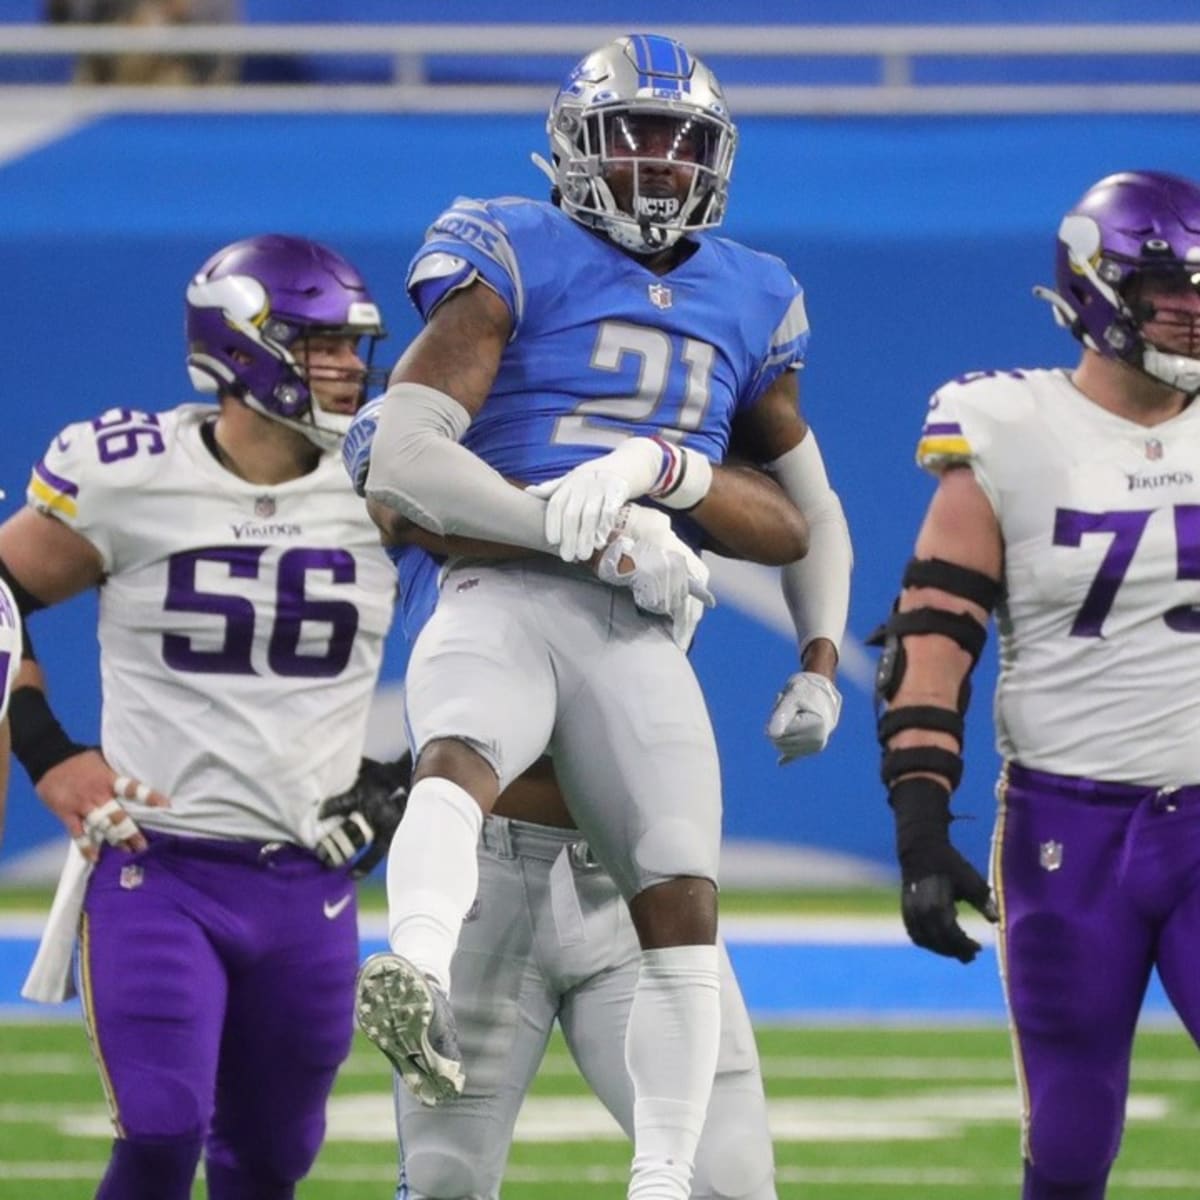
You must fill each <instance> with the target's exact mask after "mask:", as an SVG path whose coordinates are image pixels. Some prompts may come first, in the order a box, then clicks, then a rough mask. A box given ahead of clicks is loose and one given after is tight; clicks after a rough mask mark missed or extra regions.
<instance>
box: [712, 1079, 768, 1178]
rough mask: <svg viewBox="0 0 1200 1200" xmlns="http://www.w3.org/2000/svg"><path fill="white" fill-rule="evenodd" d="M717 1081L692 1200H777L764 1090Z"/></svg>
mask: <svg viewBox="0 0 1200 1200" xmlns="http://www.w3.org/2000/svg"><path fill="white" fill-rule="evenodd" d="M719 1082H720V1081H718V1086H717V1087H715V1088H714V1090H713V1098H712V1101H711V1102H710V1103H709V1108H708V1117H707V1120H706V1121H705V1124H704V1132H703V1133H702V1134H701V1135H700V1145H699V1147H698V1149H697V1151H696V1172H695V1176H694V1178H693V1183H692V1200H776V1196H775V1152H774V1147H773V1146H772V1144H771V1133H770V1130H769V1129H768V1127H767V1108H766V1101H765V1100H764V1098H763V1094H762V1089H761V1088H760V1087H758V1086H755V1085H751V1086H748V1087H746V1088H732V1089H731V1088H721V1087H720V1086H719Z"/></svg>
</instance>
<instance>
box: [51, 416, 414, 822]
mask: <svg viewBox="0 0 1200 1200" xmlns="http://www.w3.org/2000/svg"><path fill="white" fill-rule="evenodd" d="M214 412H215V410H214V409H213V407H212V406H211V405H202V404H190V405H183V406H181V407H179V408H176V409H173V410H171V411H169V412H163V413H157V414H155V413H142V412H136V411H131V410H129V409H112V410H110V411H109V412H106V413H104V414H102V415H101V416H100V417H98V418H96V420H94V421H84V422H79V423H78V424H74V425H69V426H68V427H67V428H66V429H64V430H63V431H62V433H60V434H59V435H58V436H57V437H56V438H55V439H54V441H53V442H52V443H51V445H50V447H49V449H48V450H47V452H46V455H45V457H44V458H43V459H42V460H41V461H40V462H39V463H38V464H37V465H36V466H35V467H34V469H33V472H32V475H31V477H30V481H29V487H28V492H27V499H28V502H29V503H30V504H31V505H32V506H33V507H34V508H37V509H39V510H41V511H42V512H45V513H48V514H50V515H52V516H54V517H57V518H58V519H59V520H61V521H62V522H63V523H64V524H66V525H68V526H69V527H70V528H72V529H74V530H75V531H76V532H77V533H79V534H81V535H82V536H83V537H85V538H86V539H87V540H88V541H89V542H90V543H91V544H92V545H93V546H94V547H95V548H96V550H97V551H98V553H99V555H100V557H101V560H102V562H103V566H104V571H105V579H104V582H103V585H102V586H101V588H100V617H99V640H100V668H101V680H102V686H103V715H102V734H101V743H102V746H103V750H104V754H105V757H106V758H107V759H108V761H109V763H110V765H111V766H112V767H113V768H114V770H116V771H117V772H118V773H119V774H125V775H131V776H134V777H136V778H138V779H141V780H143V781H145V782H146V783H149V784H150V785H152V786H153V787H155V788H157V789H158V790H159V791H161V792H163V793H165V794H166V795H167V796H168V797H170V800H171V807H170V808H169V809H144V810H140V811H138V812H137V819H138V821H139V822H142V823H144V824H146V825H148V826H149V827H151V828H154V829H163V830H167V831H170V832H177V833H187V834H195V835H199V836H209V837H231V838H250V839H256V840H266V841H271V840H287V841H293V842H299V843H302V844H308V845H311V844H312V841H313V839H314V835H315V815H314V813H315V806H316V804H317V802H318V801H320V800H321V799H323V798H324V797H326V796H330V795H334V794H336V793H338V792H340V791H343V790H345V789H346V788H347V787H349V786H350V784H351V783H353V781H354V778H355V775H356V773H357V770H358V764H359V759H360V757H361V754H362V746H363V740H364V738H365V735H366V721H367V711H368V707H369V705H370V701H371V697H372V694H373V692H374V688H375V682H376V677H377V675H378V672H379V665H380V659H381V656H382V648H383V640H384V637H385V635H386V633H387V630H388V626H389V624H390V622H391V615H392V609H393V599H394V590H395V583H394V572H393V569H392V566H391V563H390V562H389V561H388V558H387V556H386V555H385V554H384V552H383V550H382V548H381V547H380V545H379V538H378V533H377V531H376V529H375V527H374V525H373V524H372V523H371V521H370V519H369V518H368V517H367V515H366V512H365V509H364V506H363V504H362V501H361V500H360V499H359V498H358V497H357V496H356V495H354V493H353V491H351V489H350V486H349V483H348V481H347V479H346V476H345V472H344V471H343V470H342V467H341V463H340V462H339V461H338V456H337V455H336V454H327V455H324V456H323V457H322V458H321V460H320V462H319V464H318V465H317V467H316V468H315V469H314V470H313V471H311V472H310V473H309V474H307V475H305V476H303V477H301V478H299V479H295V480H291V481H289V482H287V483H283V484H280V485H277V486H264V485H261V484H252V483H248V482H247V481H245V480H243V479H241V478H239V477H237V476H235V475H234V474H232V473H231V472H229V471H227V470H225V469H224V468H223V467H222V466H221V465H220V464H219V463H218V462H217V461H216V459H215V458H214V457H213V455H212V453H211V452H210V451H209V449H208V447H207V445H206V444H205V441H204V439H203V436H202V433H201V430H202V426H203V424H204V422H205V421H206V420H211V419H212V417H213V415H214Z"/></svg>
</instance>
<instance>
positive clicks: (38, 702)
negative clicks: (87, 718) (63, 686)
mask: <svg viewBox="0 0 1200 1200" xmlns="http://www.w3.org/2000/svg"><path fill="white" fill-rule="evenodd" d="M8 722H9V727H10V729H11V731H12V752H13V754H14V755H15V756H16V758H17V761H18V762H19V763H20V764H21V765H22V766H23V767H24V768H25V770H26V771H27V772H28V774H29V780H30V782H31V783H33V784H34V785H36V784H37V782H38V780H39V779H41V777H42V776H43V775H45V774H46V772H47V771H49V770H50V768H51V767H56V766H58V764H59V763H60V762H64V761H65V760H66V759H68V758H74V757H75V755H76V754H82V753H83V751H85V750H90V749H91V747H90V746H82V745H80V744H79V743H78V742H73V741H72V740H71V739H70V737H68V736H67V732H66V730H65V729H63V727H62V726H61V725H60V724H59V723H58V718H57V717H56V716H55V715H54V713H53V712H51V711H50V703H49V701H48V700H47V699H46V693H45V692H43V691H42V690H41V688H35V687H30V686H29V685H28V684H27V685H26V686H25V687H19V688H17V689H16V691H14V692H13V694H12V698H11V699H10V700H9V704H8Z"/></svg>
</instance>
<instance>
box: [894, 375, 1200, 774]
mask: <svg viewBox="0 0 1200 1200" xmlns="http://www.w3.org/2000/svg"><path fill="white" fill-rule="evenodd" d="M917 460H918V462H919V463H920V464H921V465H922V466H924V467H926V468H927V469H929V470H931V471H934V472H935V473H936V472H940V471H941V470H943V469H945V468H946V467H947V466H950V465H954V464H965V465H969V466H970V467H971V469H972V470H973V471H974V474H975V478H976V479H977V480H978V482H979V484H980V486H981V487H982V489H983V491H984V492H985V494H986V495H987V497H988V499H989V501H990V502H991V505H992V507H993V509H994V510H995V512H996V516H997V518H998V520H999V523H1000V529H1001V533H1002V535H1003V538H1004V554H1005V568H1004V570H1005V580H1004V582H1005V587H1006V597H1005V599H1004V601H1003V602H1002V604H1001V605H1000V607H999V608H998V610H997V626H998V629H999V634H1000V679H999V684H998V688H997V693H996V727H997V741H998V748H999V750H1000V753H1001V754H1003V755H1004V756H1005V757H1007V758H1014V759H1016V760H1018V761H1019V762H1021V763H1023V764H1024V765H1026V766H1028V767H1033V768H1037V769H1040V770H1046V771H1053V772H1057V773H1059V774H1063V775H1076V776H1085V777H1088V778H1093V779H1096V778H1099V779H1108V780H1117V781H1122V782H1128V783H1139V784H1148V785H1156V786H1166V785H1179V784H1184V783H1197V782H1200V736H1197V734H1198V731H1200V405H1196V404H1193V405H1191V406H1190V407H1188V408H1187V409H1185V410H1184V411H1183V412H1182V413H1180V414H1179V415H1178V416H1176V417H1174V418H1172V419H1171V420H1169V421H1166V422H1164V423H1162V424H1159V425H1155V426H1144V425H1139V424H1137V423H1135V422H1132V421H1128V420H1126V419H1124V418H1123V417H1119V416H1117V415H1115V414H1114V413H1110V412H1108V411H1106V410H1105V409H1102V408H1100V406H1099V405H1097V404H1094V403H1093V402H1092V401H1090V400H1088V399H1087V397H1085V396H1084V395H1083V394H1082V393H1080V392H1079V391H1078V390H1077V389H1076V388H1075V386H1074V385H1073V384H1072V382H1071V379H1070V376H1069V374H1068V373H1067V372H1066V371H1061V370H1030V371H1013V372H1009V373H996V374H993V373H988V374H981V375H976V376H967V377H966V378H964V379H962V380H959V381H956V382H955V383H951V384H948V385H946V386H945V387H943V388H941V389H940V390H939V391H938V392H936V393H935V394H934V396H933V398H932V400H931V402H930V407H929V413H928V415H927V417H926V421H925V427H924V430H923V432H922V437H921V441H920V444H919V446H918V449H917Z"/></svg>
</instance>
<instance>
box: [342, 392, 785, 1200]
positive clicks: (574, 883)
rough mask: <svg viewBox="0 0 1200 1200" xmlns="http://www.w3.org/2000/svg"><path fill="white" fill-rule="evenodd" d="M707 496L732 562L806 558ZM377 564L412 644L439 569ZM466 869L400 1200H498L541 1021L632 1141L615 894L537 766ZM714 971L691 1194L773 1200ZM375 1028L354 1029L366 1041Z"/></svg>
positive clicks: (407, 562) (445, 547)
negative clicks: (446, 998)
mask: <svg viewBox="0 0 1200 1200" xmlns="http://www.w3.org/2000/svg"><path fill="white" fill-rule="evenodd" d="M377 410H378V402H377V401H376V402H374V403H373V404H372V405H371V406H369V407H368V408H367V409H365V410H364V411H363V413H362V414H361V415H360V417H359V418H358V419H357V420H356V421H355V425H354V427H353V428H352V430H351V433H350V436H349V437H348V438H347V442H346V447H345V454H346V456H347V459H348V466H349V467H350V470H351V473H352V474H361V471H362V468H363V465H364V455H365V454H366V452H367V450H368V448H369V432H370V426H371V424H372V422H373V420H374V416H375V413H376V412H377ZM713 490H714V492H715V493H716V494H715V495H713V496H712V497H711V498H710V500H709V502H708V504H707V505H706V512H709V513H711V512H714V511H715V512H717V513H718V514H721V512H722V510H724V520H725V522H726V524H725V528H726V530H727V532H728V531H733V532H736V531H737V524H736V522H737V521H738V519H739V517H738V515H739V514H740V518H741V523H742V529H741V536H740V537H739V538H736V539H735V543H734V546H733V547H732V549H736V550H742V551H743V552H745V553H748V554H751V555H755V554H757V555H759V556H764V555H765V556H767V557H768V558H770V560H771V561H776V560H778V559H780V558H782V559H785V560H786V559H787V558H788V557H790V556H791V555H793V554H795V553H798V552H800V551H801V550H802V547H803V545H805V544H806V542H807V537H806V535H805V528H804V525H803V522H802V519H801V518H800V515H799V513H798V512H797V510H795V508H794V507H793V506H792V505H791V504H790V503H788V502H787V501H786V500H785V499H784V497H783V494H782V492H781V491H780V489H779V488H778V487H776V486H775V485H774V484H772V483H771V482H770V481H769V479H768V478H767V477H766V476H765V475H763V474H761V473H760V472H757V471H752V470H746V469H745V468H730V467H724V466H717V467H715V468H714V484H713ZM393 526H394V530H395V533H394V536H395V537H396V538H397V540H399V541H405V540H412V539H414V538H416V539H418V540H420V542H421V543H422V544H424V545H426V546H427V547H429V548H430V549H436V550H438V551H440V552H441V555H444V554H445V553H447V552H449V553H453V552H455V550H456V549H458V550H459V551H461V550H462V547H461V546H458V547H456V546H455V545H454V544H453V539H451V540H450V542H449V543H446V542H439V541H438V540H437V539H430V538H429V537H428V536H427V535H425V534H423V533H421V531H419V530H415V529H413V528H412V527H411V526H408V525H406V524H405V523H404V522H393ZM772 529H773V530H774V532H773V533H772V532H771V531H772ZM473 550H474V553H475V554H476V555H480V554H483V555H489V554H492V553H495V552H496V551H498V550H501V548H499V547H483V546H478V545H476V546H474V547H473ZM391 553H392V556H393V559H394V561H395V562H396V564H397V571H398V575H399V578H400V581H401V589H400V591H401V597H402V612H403V623H404V631H405V634H406V636H407V637H408V639H409V640H410V641H415V640H416V638H417V636H418V635H419V633H420V630H421V628H422V627H423V626H424V624H425V622H426V621H427V620H428V619H429V616H430V615H431V614H432V612H433V611H434V608H435V607H436V604H437V597H438V572H439V566H438V562H437V561H435V559H434V558H433V557H432V556H431V555H430V554H428V553H425V552H424V551H423V550H420V549H417V548H415V547H413V546H408V547H403V546H401V547H398V548H394V549H393V550H392V551H391ZM441 555H439V557H441ZM478 862H479V888H478V892H477V894H476V897H475V900H474V901H473V903H472V906H471V909H470V912H469V915H468V918H467V923H466V924H465V926H464V928H463V931H462V935H461V937H460V940H459V945H458V949H457V951H456V953H455V957H454V959H453V962H452V969H451V974H452V977H453V983H454V987H453V992H452V1012H453V1015H454V1018H455V1027H456V1030H457V1032H458V1035H459V1037H460V1047H459V1048H460V1050H461V1052H462V1056H463V1062H464V1068H465V1072H466V1076H467V1082H466V1088H465V1091H464V1094H463V1095H462V1097H461V1098H459V1099H457V1100H455V1101H453V1102H452V1103H449V1104H446V1105H443V1106H441V1107H437V1108H432V1107H430V1106H427V1105H424V1104H422V1103H420V1102H419V1101H418V1100H417V1099H416V1098H415V1097H414V1096H413V1095H412V1093H410V1092H409V1091H408V1089H407V1088H405V1087H403V1086H400V1085H399V1084H398V1085H397V1088H396V1103H397V1124H398V1128H399V1133H400V1150H401V1169H402V1182H401V1190H402V1191H403V1192H404V1194H405V1195H407V1196H411V1197H413V1200H421V1198H424V1197H435V1196H436V1197H443V1198H447V1200H449V1198H453V1200H495V1197H498V1196H499V1194H500V1185H501V1180H502V1177H503V1172H504V1166H505V1162H506V1158H507V1154H508V1150H509V1146H510V1144H511V1141H512V1134H513V1128H514V1124H515V1121H516V1118H517V1114H518V1111H519V1109H520V1106H521V1102H522V1100H523V1099H524V1096H525V1093H526V1091H527V1089H528V1086H529V1083H530V1082H531V1081H532V1079H533V1077H534V1075H535V1073H536V1071H537V1068H538V1065H539V1064H540V1062H541V1060H542V1057H543V1054H544V1052H545V1048H546V1044H547V1041H548V1038H549V1036H550V1033H551V1031H552V1028H553V1026H554V1023H555V1021H557V1022H558V1024H559V1026H560V1027H561V1028H562V1030H563V1033H564V1035H565V1037H566V1040H567V1044H568V1047H569V1048H570V1050H571V1053H572V1056H573V1057H574V1059H575V1061H576V1062H577V1063H578V1064H579V1066H580V1069H581V1070H582V1072H583V1074H584V1076H585V1078H586V1079H587V1080H588V1082H589V1083H590V1085H591V1086H592V1088H593V1090H594V1091H595V1092H596V1094H597V1095H598V1096H599V1097H600V1099H601V1100H602V1101H603V1102H604V1104H605V1105H606V1106H607V1107H608V1109H609V1111H610V1112H612V1114H613V1115H614V1116H615V1117H616V1119H617V1120H618V1122H619V1123H620V1124H621V1125H622V1127H623V1128H624V1129H625V1130H626V1132H629V1133H631V1134H632V1127H633V1126H632V1119H633V1096H632V1085H631V1081H630V1077H629V1073H628V1071H627V1070H626V1068H625V1061H624V1055H623V1053H622V1052H621V1051H622V1047H623V1043H624V1038H625V1029H626V1025H627V1022H628V1015H629V1008H630V1005H631V1003H632V998H633V989H634V986H635V983H636V980H637V974H638V966H639V958H640V954H639V948H638V942H637V936H636V934H635V932H634V930H633V926H632V924H631V921H630V918H629V913H628V910H627V908H626V906H625V904H624V902H623V901H622V899H621V895H620V892H619V891H618V890H617V887H616V885H615V884H614V883H613V881H612V879H611V877H610V876H609V875H608V874H607V873H606V872H605V871H604V870H603V868H602V867H601V866H600V865H599V863H598V862H597V861H596V859H595V856H594V855H593V854H592V853H591V851H590V848H589V847H588V845H587V843H586V842H585V841H583V840H581V837H580V834H579V831H578V830H577V829H576V828H575V826H574V823H573V821H572V819H571V816H570V814H569V812H568V810H567V808H566V806H565V804H564V801H563V797H562V793H561V790H560V789H559V787H558V784H557V781H556V779H555V776H554V770H553V766H552V764H551V762H550V760H549V759H548V758H544V759H541V760H539V761H538V762H537V763H535V764H534V766H533V767H531V768H530V769H529V770H528V771H526V772H525V773H524V774H523V775H522V776H521V777H520V778H519V779H517V780H515V781H514V782H513V783H512V784H510V785H509V787H508V788H506V789H505V791H504V792H503V794H502V795H501V796H500V797H499V799H498V800H497V802H496V805H495V807H494V809H493V811H492V814H491V815H490V816H488V817H487V818H485V820H484V823H483V832H482V837H481V841H480V846H479V851H478ZM720 955H721V962H720V966H721V1043H720V1051H719V1055H718V1059H717V1068H716V1077H715V1081H714V1087H713V1093H712V1097H711V1099H710V1102H709V1107H708V1114H707V1118H706V1121H705V1125H704V1132H703V1135H702V1137H701V1140H700V1146H699V1151H698V1156H697V1164H696V1173H695V1178H694V1180H693V1185H692V1192H691V1194H692V1196H693V1198H694V1200H702V1198H703V1200H734V1198H737V1200H774V1197H775V1190H774V1162H773V1153H772V1147H771V1138H770V1132H769V1130H768V1127H767V1116H766V1104H765V1099H764V1095H763V1085H762V1077H761V1073H760V1068H759V1063H758V1055H757V1052H756V1049H755V1045H754V1035H753V1030H752V1028H751V1025H750V1020H749V1016H748V1014H747V1012H746V1007H745V1003H744V1001H743V1000H742V996H741V992H740V989H739V988H738V984H737V980H736V978H735V977H734V975H733V971H732V967H731V966H730V963H729V959H728V955H727V954H726V953H725V950H724V947H723V946H721V947H720ZM388 957H389V956H387V955H384V956H379V957H378V958H377V959H375V960H373V961H370V962H369V963H368V966H367V967H366V970H367V971H370V970H371V969H372V966H373V965H374V962H382V963H385V964H386V962H387V961H388ZM377 1020H378V1016H377V1014H376V1015H374V1016H372V1015H368V1020H367V1022H366V1024H367V1026H368V1032H370V1031H371V1025H372V1024H373V1022H374V1021H377Z"/></svg>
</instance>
